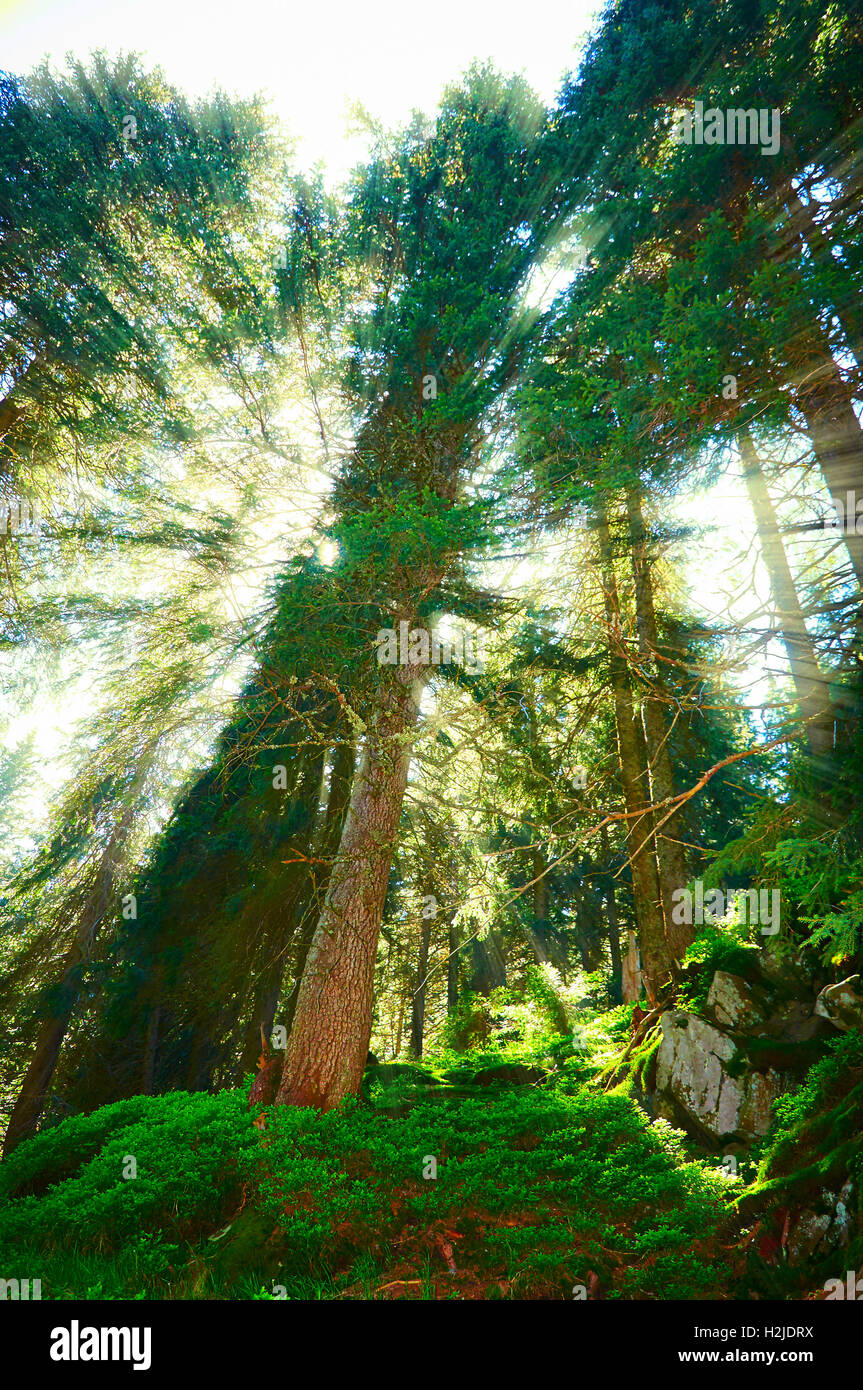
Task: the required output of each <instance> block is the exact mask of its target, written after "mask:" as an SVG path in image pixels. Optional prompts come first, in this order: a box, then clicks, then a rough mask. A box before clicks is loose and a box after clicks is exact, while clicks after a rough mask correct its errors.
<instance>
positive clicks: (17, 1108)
mask: <svg viewBox="0 0 863 1390" xmlns="http://www.w3.org/2000/svg"><path fill="white" fill-rule="evenodd" d="M159 738H160V734H158V733H157V734H154V735H153V736H152V737H151V738H148V740H147V742H146V743H145V744H144V745H143V747H142V748H141V750H140V752H139V754H138V757H137V760H136V763H135V767H134V773H133V776H132V779H131V781H130V783H129V787H128V790H127V792H126V796H125V804H124V806H123V808H122V812H121V814H120V815H119V816H118V819H117V823H116V825H115V826H114V829H113V831H112V833H111V835H110V837H109V839H108V843H107V844H106V846H105V849H104V851H103V853H102V856H101V858H100V860H99V863H98V868H97V870H96V873H95V876H94V879H93V880H92V882H91V886H90V888H89V891H88V892H87V893H86V895H85V896H84V899H83V901H74V900H73V901H74V911H75V912H76V913H77V915H78V928H77V930H76V933H75V939H74V941H73V944H72V946H71V948H70V950H69V951H68V953H67V955H66V957H65V959H64V961H63V966H62V969H61V973H60V978H59V980H58V981H57V983H56V985H55V986H54V990H53V995H54V1001H55V1002H54V1004H53V1006H52V1007H51V1009H50V1012H49V1015H48V1017H47V1018H45V1019H44V1020H43V1022H42V1024H41V1026H40V1028H39V1031H38V1034H37V1036H36V1043H35V1046H34V1048H33V1056H32V1057H31V1059H30V1063H29V1066H28V1067H27V1071H26V1072H25V1075H24V1080H23V1082H22V1083H21V1090H20V1092H19V1094H18V1097H17V1099H16V1101H15V1105H14V1107H13V1109H12V1114H11V1116H10V1118H9V1126H8V1128H7V1130H6V1135H5V1138H4V1141H3V1154H4V1156H5V1155H7V1154H10V1153H11V1152H12V1150H13V1149H15V1148H16V1147H17V1146H18V1144H20V1143H21V1141H22V1140H23V1139H27V1138H29V1137H30V1135H32V1134H35V1132H36V1128H37V1126H38V1124H39V1120H40V1119H41V1116H42V1111H43V1110H44V1108H45V1101H46V1099H47V1096H48V1092H49V1090H50V1088H51V1082H52V1080H53V1077H54V1072H55V1070H56V1068H57V1063H58V1061H59V1058H60V1051H61V1049H62V1046H63V1042H64V1039H65V1037H66V1033H67V1031H68V1028H69V1023H70V1021H71V1019H72V1015H73V1014H74V1012H75V1008H76V1006H77V1004H78V999H79V996H80V992H81V973H82V971H83V969H84V967H85V966H86V965H87V964H88V962H89V961H90V959H91V957H92V954H93V947H94V945H95V943H96V938H97V937H98V934H99V928H100V927H101V925H102V922H103V921H104V919H105V917H106V916H107V915H108V913H109V912H110V911H111V910H112V908H113V903H114V900H115V893H116V883H117V873H118V869H119V867H120V864H121V863H122V856H123V849H124V846H125V843H126V841H127V839H128V836H129V832H130V830H131V829H132V825H133V824H134V819H135V810H136V807H137V801H138V796H139V793H140V791H141V789H142V787H143V785H144V782H145V781H146V778H147V774H148V773H149V771H150V768H151V766H152V762H153V756H154V753H155V749H156V747H157V745H158V743H159Z"/></svg>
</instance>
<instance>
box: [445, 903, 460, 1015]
mask: <svg viewBox="0 0 863 1390" xmlns="http://www.w3.org/2000/svg"><path fill="white" fill-rule="evenodd" d="M447 950H448V952H449V955H448V956H447V962H446V1011H447V1014H448V1015H452V1014H454V1013H455V1011H456V1009H457V1008H458V952H459V940H458V922H457V921H456V913H455V909H453V911H452V915H451V917H450V919H449V925H448V927H447Z"/></svg>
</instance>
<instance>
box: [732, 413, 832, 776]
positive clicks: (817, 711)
mask: <svg viewBox="0 0 863 1390" xmlns="http://www.w3.org/2000/svg"><path fill="white" fill-rule="evenodd" d="M738 440H739V444H740V458H741V461H742V465H743V478H744V481H745V483H746V491H747V493H748V494H749V500H750V502H751V504H752V510H753V512H754V514H755V525H756V528H757V531H758V540H759V543H760V545H761V554H762V558H763V560H764V565H765V568H766V570H767V574H768V577H769V579H770V591H771V595H772V598H773V603H774V606H775V608H776V614H777V617H778V620H779V630H780V635H781V637H782V643H783V646H784V647H785V651H786V654H787V656H788V664H789V666H790V668H791V678H792V680H793V682H794V689H795V691H796V693H797V703H798V705H799V706H800V713H801V714H802V715H803V718H804V719H806V720H807V721H808V722H807V725H806V737H807V739H808V742H809V747H810V750H811V752H812V753H813V754H814V756H816V757H823V756H824V755H826V754H828V753H829V752H830V751H831V749H832V747H833V712H832V708H831V703H830V692H829V689H828V686H827V682H826V681H825V679H824V677H823V675H822V674H821V671H820V670H819V667H818V660H817V657H816V655H815V648H814V647H813V645H812V640H811V638H810V636H809V633H808V632H807V630H806V620H805V618H804V616H803V610H802V608H801V607H800V601H799V599H798V597H797V590H796V588H795V585H794V577H793V575H792V573H791V568H790V566H789V564H788V559H787V556H786V554H785V547H784V546H783V544H782V538H781V536H780V533H779V524H778V521H777V518H776V512H775V511H774V508H773V503H772V502H771V500H770V493H769V491H768V488H767V483H766V481H765V479H764V474H763V473H762V471H761V465H760V462H759V459H758V454H757V453H756V450H755V446H754V445H753V443H752V436H751V435H750V433H749V429H748V428H747V427H744V428H743V429H742V430H741V431H740V433H739V435H738Z"/></svg>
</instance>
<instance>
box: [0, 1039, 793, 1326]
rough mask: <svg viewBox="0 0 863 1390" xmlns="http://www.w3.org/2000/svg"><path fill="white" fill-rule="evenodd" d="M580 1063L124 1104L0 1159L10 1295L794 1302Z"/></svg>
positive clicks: (442, 1067) (752, 1233) (696, 1160)
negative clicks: (17, 1287) (277, 1094)
mask: <svg viewBox="0 0 863 1390" xmlns="http://www.w3.org/2000/svg"><path fill="white" fill-rule="evenodd" d="M598 1074H599V1068H598V1064H597V1063H596V1062H595V1061H593V1060H591V1059H589V1058H586V1057H585V1056H584V1055H581V1054H575V1055H572V1054H570V1055H569V1056H565V1055H562V1054H561V1053H560V1051H559V1050H558V1052H557V1055H550V1054H549V1052H548V1050H546V1051H545V1052H544V1053H543V1052H537V1051H536V1050H533V1051H530V1050H527V1049H522V1050H521V1051H519V1050H518V1049H513V1048H510V1049H509V1050H508V1052H507V1053H506V1055H504V1054H502V1053H501V1052H500V1051H497V1052H495V1053H492V1054H485V1055H483V1054H473V1053H472V1054H470V1056H469V1060H466V1059H464V1058H463V1059H461V1064H460V1065H457V1066H455V1067H453V1066H452V1056H451V1055H450V1056H449V1057H448V1058H441V1059H434V1058H431V1059H427V1060H425V1061H424V1062H423V1064H422V1066H419V1065H409V1064H403V1065H393V1066H378V1067H372V1068H371V1069H370V1071H369V1072H368V1073H367V1081H366V1085H365V1087H364V1091H365V1094H364V1096H363V1097H362V1099H361V1100H359V1101H358V1102H356V1103H352V1104H349V1105H348V1106H346V1107H344V1108H342V1109H340V1110H338V1111H334V1112H331V1113H329V1114H320V1113H318V1112H315V1111H311V1110H298V1109H292V1108H287V1107H281V1108H272V1109H269V1110H267V1111H266V1112H265V1113H264V1115H263V1124H261V1117H259V1122H258V1124H255V1123H254V1116H253V1115H252V1114H250V1113H249V1112H248V1110H247V1105H246V1098H247V1093H248V1088H247V1087H245V1088H241V1089H238V1090H225V1091H221V1092H219V1093H217V1094H215V1095H209V1094H203V1093H195V1094H188V1093H173V1094H169V1095H165V1096H156V1097H143V1096H138V1097H133V1098H131V1099H129V1100H125V1101H120V1102H117V1103H116V1104H114V1105H110V1106H107V1107H104V1108H103V1109H101V1110H99V1111H96V1112H95V1113H94V1114H92V1115H89V1116H78V1117H75V1118H72V1119H69V1120H66V1121H64V1122H63V1123H62V1124H59V1125H56V1126H54V1127H52V1128H48V1129H46V1130H44V1131H42V1133H40V1134H39V1135H38V1136H37V1137H36V1138H35V1139H33V1140H31V1141H30V1142H29V1143H26V1144H23V1145H21V1146H20V1147H19V1149H18V1150H17V1151H16V1152H15V1153H14V1155H12V1156H11V1157H10V1158H9V1159H7V1160H6V1161H5V1162H4V1163H3V1164H2V1166H0V1260H2V1268H3V1272H4V1275H5V1277H6V1278H19V1279H23V1278H29V1279H41V1281H42V1297H43V1299H46V1298H47V1299H68V1298H82V1297H83V1298H91V1299H143V1298H168V1299H268V1298H288V1299H432V1300H435V1299H459V1300H462V1299H483V1300H485V1299H536V1298H540V1299H572V1298H611V1299H615V1298H620V1299H681V1298H687V1299H708V1298H725V1299H728V1298H752V1297H755V1298H770V1297H772V1298H776V1297H796V1298H800V1297H806V1296H810V1297H811V1296H813V1294H812V1292H810V1291H809V1290H811V1289H812V1288H814V1287H815V1286H814V1285H813V1284H811V1283H810V1285H809V1290H807V1287H806V1279H807V1276H806V1273H805V1272H803V1271H800V1270H796V1271H795V1270H789V1269H787V1268H785V1267H784V1266H782V1265H781V1264H779V1265H777V1264H776V1262H773V1263H771V1262H770V1261H769V1260H765V1259H764V1258H763V1257H762V1254H761V1253H760V1252H761V1244H760V1243H759V1231H760V1230H761V1229H762V1228H761V1227H760V1226H759V1223H758V1222H757V1221H755V1220H753V1221H751V1222H750V1227H749V1228H746V1227H745V1226H744V1224H743V1222H742V1220H741V1218H740V1216H739V1215H738V1206H737V1204H736V1200H735V1199H737V1198H739V1197H740V1195H741V1193H742V1192H743V1190H744V1187H745V1182H746V1181H747V1177H751V1176H752V1173H751V1172H750V1173H749V1174H748V1175H747V1177H744V1174H743V1173H740V1174H738V1175H737V1176H736V1177H734V1178H732V1177H730V1176H729V1175H728V1174H727V1173H726V1172H725V1171H724V1170H723V1168H722V1166H721V1159H720V1157H719V1156H717V1155H712V1156H709V1155H705V1154H704V1153H702V1154H697V1153H695V1152H694V1151H693V1150H692V1148H691V1146H690V1145H689V1144H688V1141H687V1140H686V1139H685V1136H684V1135H683V1134H682V1133H681V1132H680V1131H677V1130H675V1129H673V1128H672V1127H671V1126H670V1125H668V1124H667V1123H666V1122H664V1121H653V1122H651V1120H650V1119H649V1118H648V1116H647V1115H646V1114H645V1113H644V1112H643V1110H642V1109H640V1108H639V1106H638V1105H637V1104H636V1103H635V1101H634V1100H633V1099H632V1098H630V1097H629V1096H628V1095H626V1094H624V1093H621V1092H617V1093H611V1094H607V1093H605V1092H604V1091H603V1090H602V1089H601V1086H600V1085H598V1083H597V1077H598Z"/></svg>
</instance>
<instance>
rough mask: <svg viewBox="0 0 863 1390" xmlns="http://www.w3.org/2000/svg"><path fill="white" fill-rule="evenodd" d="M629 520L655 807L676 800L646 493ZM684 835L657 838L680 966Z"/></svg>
mask: <svg viewBox="0 0 863 1390" xmlns="http://www.w3.org/2000/svg"><path fill="white" fill-rule="evenodd" d="M626 502H627V511H628V516H629V539H630V545H631V547H632V573H633V579H634V582H635V617H636V627H637V630H638V654H639V658H640V660H639V666H640V670H641V672H642V675H643V676H644V677H645V678H646V679H645V688H644V691H643V693H642V703H641V716H642V722H643V726H644V741H645V745H646V747H647V764H648V769H649V774H650V797H651V800H652V801H653V802H654V803H657V802H662V801H668V800H670V799H671V798H672V797H673V796H674V795H675V788H674V775H673V772H672V768H671V755H670V752H669V747H668V734H669V725H668V722H667V721H666V717H665V706H666V705H667V703H668V702H667V700H666V699H665V698H664V692H665V684H664V680H663V677H662V673H661V671H660V670H659V663H658V661H657V652H658V651H659V633H658V629H657V623H656V606H655V604H654V601H653V579H652V575H651V572H650V571H651V560H650V557H649V555H648V546H647V528H646V526H645V524H644V513H643V510H642V499H641V489H640V487H639V486H636V487H631V488H629V489H628V490H627V494H626ZM679 832H680V817H679V816H672V817H671V819H670V820H668V821H666V822H665V825H664V826H663V828H662V830H661V831H660V832H658V834H657V836H656V857H657V863H658V866H659V884H660V890H661V896H662V909H663V915H664V917H665V934H666V937H667V939H668V944H669V946H670V948H671V952H672V954H673V955H674V957H675V958H676V959H677V960H681V959H682V958H683V955H684V953H685V951H686V948H687V947H688V946H689V945H691V943H692V941H693V940H694V937H695V930H694V928H693V927H692V926H689V925H687V924H686V923H681V924H678V923H676V922H675V921H674V919H673V916H672V908H673V905H674V897H673V895H674V893H675V892H676V891H677V890H678V889H680V888H683V887H684V886H685V884H686V883H687V881H688V879H689V870H688V869H687V865H686V854H685V852H684V849H683V845H682V844H681V843H680V841H679V839H678V838H677V835H678V834H679Z"/></svg>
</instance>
